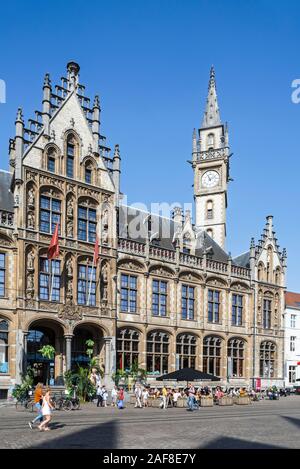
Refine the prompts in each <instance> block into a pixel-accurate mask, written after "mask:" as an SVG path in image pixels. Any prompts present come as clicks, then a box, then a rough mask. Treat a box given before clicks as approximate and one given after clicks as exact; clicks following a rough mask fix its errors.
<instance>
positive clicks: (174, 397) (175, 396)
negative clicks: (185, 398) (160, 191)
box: [173, 392, 181, 402]
mask: <svg viewBox="0 0 300 469" xmlns="http://www.w3.org/2000/svg"><path fill="white" fill-rule="evenodd" d="M180 395H181V394H180V392H174V394H173V400H174V402H177V401H178V398H179V397H180Z"/></svg>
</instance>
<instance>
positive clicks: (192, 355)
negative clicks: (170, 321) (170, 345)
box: [176, 334, 197, 369]
mask: <svg viewBox="0 0 300 469" xmlns="http://www.w3.org/2000/svg"><path fill="white" fill-rule="evenodd" d="M196 344H197V339H196V337H195V336H193V335H192V334H179V335H178V336H177V339H176V353H177V355H178V356H179V363H178V367H179V369H181V368H193V369H195V368H196Z"/></svg>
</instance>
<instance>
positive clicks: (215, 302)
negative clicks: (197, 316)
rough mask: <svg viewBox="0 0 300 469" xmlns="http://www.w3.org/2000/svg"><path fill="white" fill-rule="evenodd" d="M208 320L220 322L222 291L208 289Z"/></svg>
mask: <svg viewBox="0 0 300 469" xmlns="http://www.w3.org/2000/svg"><path fill="white" fill-rule="evenodd" d="M208 322H215V323H218V322H220V292H219V291H218V290H208Z"/></svg>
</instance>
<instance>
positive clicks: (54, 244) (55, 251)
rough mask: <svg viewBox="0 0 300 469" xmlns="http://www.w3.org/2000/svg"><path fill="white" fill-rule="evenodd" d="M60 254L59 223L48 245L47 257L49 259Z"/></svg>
mask: <svg viewBox="0 0 300 469" xmlns="http://www.w3.org/2000/svg"><path fill="white" fill-rule="evenodd" d="M58 256H59V244H58V223H57V225H56V227H55V230H54V233H53V236H52V239H51V242H50V246H49V247H48V252H47V257H48V259H49V260H51V259H54V258H55V257H58Z"/></svg>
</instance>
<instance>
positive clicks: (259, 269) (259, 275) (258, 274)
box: [257, 262, 264, 280]
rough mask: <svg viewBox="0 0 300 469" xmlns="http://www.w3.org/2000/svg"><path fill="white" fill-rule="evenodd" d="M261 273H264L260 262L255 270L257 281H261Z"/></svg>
mask: <svg viewBox="0 0 300 469" xmlns="http://www.w3.org/2000/svg"><path fill="white" fill-rule="evenodd" d="M263 273H264V265H263V264H262V262H260V263H259V264H258V268H257V279H258V280H263Z"/></svg>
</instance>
